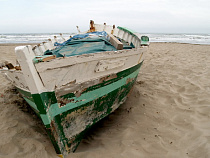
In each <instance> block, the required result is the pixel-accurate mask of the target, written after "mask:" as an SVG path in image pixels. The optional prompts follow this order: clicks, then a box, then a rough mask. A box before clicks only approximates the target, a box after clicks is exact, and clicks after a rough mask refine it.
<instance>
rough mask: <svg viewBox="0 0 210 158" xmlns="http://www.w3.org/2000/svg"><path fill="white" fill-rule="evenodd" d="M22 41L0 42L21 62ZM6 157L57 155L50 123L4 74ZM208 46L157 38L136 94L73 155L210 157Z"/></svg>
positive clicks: (0, 157) (2, 139)
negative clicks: (49, 133)
mask: <svg viewBox="0 0 210 158" xmlns="http://www.w3.org/2000/svg"><path fill="white" fill-rule="evenodd" d="M15 46H17V44H15V45H14V44H1V45H0V62H1V61H4V60H7V61H10V62H13V63H15V54H14V48H15ZM0 81H1V82H0V89H1V91H0V158H29V157H30V158H36V157H37V158H40V157H41V158H56V153H55V151H54V148H53V146H52V144H51V142H50V139H49V138H48V136H47V134H46V132H45V129H44V126H43V125H42V123H41V121H39V119H38V118H37V116H36V115H35V114H34V113H33V112H31V110H30V109H28V108H27V103H26V102H25V101H24V100H23V99H22V98H21V97H20V96H19V95H18V94H17V92H16V91H15V89H14V87H13V86H12V85H11V83H10V82H9V81H7V80H6V79H5V78H4V77H3V75H2V74H0ZM209 96H210V45H193V44H177V43H151V45H150V46H149V51H148V54H147V55H146V56H145V61H144V64H143V66H142V69H141V70H140V73H139V77H138V79H137V82H136V84H135V87H134V89H133V92H132V93H131V95H130V96H129V98H128V99H127V101H126V103H124V104H123V105H122V106H121V107H120V108H119V109H117V110H116V111H115V112H114V113H112V114H111V115H109V116H108V117H106V118H105V119H103V120H102V121H100V122H99V123H98V124H97V125H96V126H94V127H93V128H92V129H91V130H90V132H89V133H88V134H87V135H86V137H85V138H84V139H83V141H82V142H81V144H80V145H79V147H78V149H77V151H76V152H75V153H73V154H70V155H69V156H68V158H98V157H100V158H107V157H109V158H118V157H123V158H128V157H132V158H148V157H149V158H180V157H182V158H185V157H186V158H188V157H189V158H197V157H199V158H208V157H210V150H209V149H210V121H209V120H210V97H209Z"/></svg>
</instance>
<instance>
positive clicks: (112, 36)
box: [109, 34, 123, 50]
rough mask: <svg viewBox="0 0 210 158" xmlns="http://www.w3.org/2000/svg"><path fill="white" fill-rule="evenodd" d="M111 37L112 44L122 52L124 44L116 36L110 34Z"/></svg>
mask: <svg viewBox="0 0 210 158" xmlns="http://www.w3.org/2000/svg"><path fill="white" fill-rule="evenodd" d="M109 37H110V43H111V44H112V45H113V46H114V47H115V48H116V49H117V50H122V49H123V43H122V42H120V41H119V40H118V39H117V38H116V37H115V36H114V35H112V34H109Z"/></svg>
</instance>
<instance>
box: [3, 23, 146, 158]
mask: <svg viewBox="0 0 210 158" xmlns="http://www.w3.org/2000/svg"><path fill="white" fill-rule="evenodd" d="M78 31H79V29H78ZM60 40H62V42H59V40H58V39H57V37H55V38H54V39H49V41H48V42H43V43H41V44H39V45H37V46H35V47H33V48H32V46H31V45H27V46H19V47H16V48H15V53H16V56H17V65H16V66H13V64H11V63H5V64H4V65H3V66H2V67H1V72H3V73H4V74H5V75H6V77H7V78H8V79H9V80H11V81H12V82H13V84H14V85H15V86H16V88H17V89H18V91H19V92H20V93H21V95H22V96H23V98H24V99H25V100H26V101H27V102H28V104H29V105H30V106H31V107H32V109H33V110H34V111H35V112H36V113H37V115H38V116H39V117H40V118H41V120H42V122H43V124H44V125H45V127H46V130H47V133H48V135H49V137H50V139H51V141H52V144H53V146H54V148H55V150H56V153H57V154H58V156H59V157H64V156H66V155H67V154H68V153H70V152H74V151H75V150H76V148H77V146H78V144H79V143H80V141H81V139H82V138H83V136H84V134H85V132H86V131H87V129H88V128H89V127H91V126H92V125H93V124H95V123H96V122H98V121H99V120H101V119H102V118H104V117H105V116H107V115H109V114H110V113H112V112H113V111H114V110H115V109H117V108H118V107H119V106H120V104H122V103H123V102H125V100H126V97H127V95H128V93H129V92H130V91H131V89H132V87H133V85H134V83H135V80H136V78H137V76H138V74H139V70H140V67H141V65H142V63H143V60H144V54H145V52H146V51H147V48H148V45H149V38H148V37H146V36H142V37H141V36H139V34H138V33H135V32H133V31H131V30H129V29H127V28H124V27H115V25H113V26H109V25H106V24H105V23H104V24H102V25H100V24H95V23H94V22H93V21H92V20H91V22H90V29H89V30H88V31H87V32H85V33H81V32H80V31H79V33H78V34H76V35H74V36H72V37H70V38H69V39H68V40H66V39H64V38H63V36H62V35H61V38H60Z"/></svg>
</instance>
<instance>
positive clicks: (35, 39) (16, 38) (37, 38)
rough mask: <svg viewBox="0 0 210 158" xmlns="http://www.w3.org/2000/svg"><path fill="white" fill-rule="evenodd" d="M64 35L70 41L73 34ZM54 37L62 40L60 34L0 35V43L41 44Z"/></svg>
mask: <svg viewBox="0 0 210 158" xmlns="http://www.w3.org/2000/svg"><path fill="white" fill-rule="evenodd" d="M62 35H63V37H64V38H65V39H69V38H70V35H73V33H63V34H62ZM54 36H57V38H58V40H59V39H61V38H59V37H60V34H59V33H22V34H21V33H18V34H16V33H8V34H1V33H0V43H41V42H47V41H48V39H53V38H54Z"/></svg>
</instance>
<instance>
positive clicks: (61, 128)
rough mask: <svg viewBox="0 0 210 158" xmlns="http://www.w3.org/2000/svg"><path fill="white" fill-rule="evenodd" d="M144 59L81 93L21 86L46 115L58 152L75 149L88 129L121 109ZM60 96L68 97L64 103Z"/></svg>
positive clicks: (47, 124) (41, 116)
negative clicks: (59, 93)
mask: <svg viewBox="0 0 210 158" xmlns="http://www.w3.org/2000/svg"><path fill="white" fill-rule="evenodd" d="M141 65H142V63H140V64H138V65H136V66H134V67H131V68H129V69H126V70H124V71H122V72H119V73H117V74H116V75H115V76H116V77H115V78H112V79H109V80H103V81H102V82H101V83H100V84H97V85H93V86H91V87H88V88H85V89H84V90H83V91H82V92H81V94H80V96H76V95H75V94H74V93H68V94H65V95H63V96H59V97H57V96H56V95H55V92H44V93H41V94H31V93H29V92H26V91H23V90H21V89H18V90H19V92H20V93H21V94H22V95H23V97H24V99H25V100H26V101H27V102H28V103H29V105H30V106H31V107H32V108H33V109H34V111H35V112H36V113H37V115H38V116H39V117H40V118H41V119H42V121H43V123H44V125H45V127H46V130H47V133H48V135H49V136H50V139H51V141H52V143H53V145H54V148H55V150H56V152H57V154H62V155H64V156H65V155H67V154H68V153H70V152H74V151H75V150H76V148H77V146H78V145H79V143H80V141H81V140H82V138H83V136H84V134H85V132H86V130H87V129H88V128H90V127H91V126H92V125H93V124H95V123H96V122H98V121H99V120H101V119H102V118H104V117H106V116H107V115H109V114H110V113H112V112H113V111H114V110H115V109H117V108H118V107H119V106H120V104H122V103H123V102H124V101H125V100H126V97H127V94H128V93H129V92H130V90H131V89H132V87H133V85H134V83H135V80H136V78H137V76H138V73H139V70H140V67H141ZM58 100H65V101H67V103H65V104H63V103H62V102H60V101H58Z"/></svg>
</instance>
